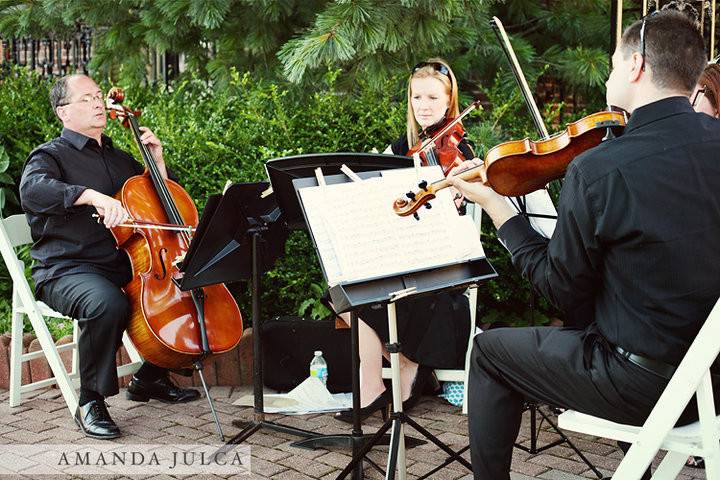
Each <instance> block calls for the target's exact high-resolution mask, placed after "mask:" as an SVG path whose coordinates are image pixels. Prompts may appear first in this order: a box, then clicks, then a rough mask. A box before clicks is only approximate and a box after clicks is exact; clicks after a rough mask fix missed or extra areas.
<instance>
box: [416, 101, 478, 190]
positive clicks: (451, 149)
mask: <svg viewBox="0 0 720 480" xmlns="http://www.w3.org/2000/svg"><path fill="white" fill-rule="evenodd" d="M479 105H480V102H479V101H474V102H473V103H471V104H470V105H469V106H468V107H467V108H466V109H465V110H463V111H462V112H461V113H460V115H458V116H457V117H455V118H450V119H448V120H446V121H445V123H444V125H443V126H442V127H441V128H440V129H439V130H438V131H437V132H436V133H435V135H433V136H432V137H427V136H425V138H423V137H421V138H420V141H419V142H418V143H417V144H415V145H413V147H412V148H411V149H410V150H408V152H407V156H409V157H411V156H414V155H418V156H419V157H420V159H421V164H422V165H440V167H441V168H442V171H443V175H445V176H447V175H448V174H449V173H450V170H452V169H453V168H455V167H456V166H458V165H460V164H461V163H462V162H463V161H464V160H469V159H467V158H465V156H464V155H463V154H462V152H461V151H460V149H459V148H458V145H459V144H460V142H461V141H462V139H463V138H464V137H465V129H464V128H463V125H462V123H461V120H462V119H463V118H464V117H465V116H467V115H468V114H469V113H470V112H472V111H473V110H474V109H476V108H477V107H478V106H479Z"/></svg>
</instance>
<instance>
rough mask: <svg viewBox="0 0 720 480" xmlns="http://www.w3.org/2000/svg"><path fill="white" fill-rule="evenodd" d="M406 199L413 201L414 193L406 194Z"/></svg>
mask: <svg viewBox="0 0 720 480" xmlns="http://www.w3.org/2000/svg"><path fill="white" fill-rule="evenodd" d="M405 196H406V197H408V198H409V199H410V200H413V201H414V200H415V193H414V192H408V193H406V194H405Z"/></svg>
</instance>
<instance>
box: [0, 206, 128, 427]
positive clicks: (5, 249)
mask: <svg viewBox="0 0 720 480" xmlns="http://www.w3.org/2000/svg"><path fill="white" fill-rule="evenodd" d="M29 243H32V237H31V236H30V226H29V225H28V223H27V220H26V218H25V215H13V216H11V217H8V218H4V219H2V220H1V221H0V252H2V257H3V260H4V261H5V265H6V266H7V269H8V271H9V272H10V277H11V278H12V281H13V299H12V333H11V341H10V406H11V407H16V406H19V405H20V403H21V395H22V394H23V393H27V392H31V391H34V390H37V389H39V388H45V387H48V386H50V385H54V384H57V385H58V387H59V388H60V392H61V393H62V395H63V398H64V399H65V403H66V404H67V407H68V409H69V410H70V414H71V415H73V414H75V410H76V408H77V404H78V396H77V392H76V389H77V388H78V386H79V384H80V378H79V377H80V375H79V373H78V349H77V345H78V324H77V321H76V320H73V319H70V318H69V317H66V316H65V315H62V314H61V313H58V312H56V311H54V310H53V309H51V308H50V307H48V306H47V305H45V304H44V303H43V302H40V301H37V300H35V296H34V295H33V292H32V290H31V289H30V285H29V284H28V282H27V279H26V278H25V266H24V264H23V262H22V261H21V260H19V259H18V257H17V254H16V252H15V248H16V247H18V246H21V245H26V244H29ZM25 316H27V317H28V319H29V320H30V324H31V325H32V328H33V330H34V332H35V335H36V337H37V339H38V341H39V342H40V346H41V350H38V351H36V352H31V353H25V354H23V353H22V349H23V321H24V317H25ZM46 317H48V318H62V319H67V320H70V321H72V322H73V324H74V325H73V341H72V342H71V343H67V344H65V345H60V346H56V345H55V342H53V339H52V336H51V335H50V331H49V330H48V327H47V325H46V324H45V318H46ZM123 344H124V345H125V349H126V351H127V353H128V356H129V357H130V363H128V364H125V365H122V366H119V367H118V376H123V375H130V374H132V373H134V372H135V371H136V370H137V369H138V368H139V367H140V365H141V363H142V357H141V356H140V354H139V353H138V351H137V349H136V348H135V346H134V345H133V344H132V342H131V341H130V339H129V337H128V336H127V333H124V334H123ZM69 349H72V367H71V370H70V372H68V371H67V370H66V369H65V365H64V364H63V362H62V359H61V358H60V354H59V352H61V351H64V350H69ZM43 356H44V357H45V358H46V359H47V362H48V364H49V365H50V369H51V370H52V373H53V375H54V377H52V378H48V379H45V380H39V381H35V382H31V383H27V384H24V385H23V384H22V364H23V362H28V361H30V360H33V359H36V358H41V357H43Z"/></svg>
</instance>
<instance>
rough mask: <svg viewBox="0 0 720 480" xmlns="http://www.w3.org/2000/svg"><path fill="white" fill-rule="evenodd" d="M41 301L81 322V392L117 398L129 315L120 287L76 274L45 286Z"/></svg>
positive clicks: (79, 345) (83, 274)
mask: <svg viewBox="0 0 720 480" xmlns="http://www.w3.org/2000/svg"><path fill="white" fill-rule="evenodd" d="M38 297H39V298H40V299H41V300H42V301H43V302H45V303H46V304H48V305H49V306H50V307H52V308H54V309H55V310H57V311H58V312H60V313H62V314H64V315H67V316H69V317H72V318H75V319H77V320H78V325H79V327H80V336H79V338H78V354H79V360H80V362H79V363H80V364H79V369H80V386H81V388H84V389H88V390H92V391H95V392H98V393H99V394H101V395H103V396H104V397H109V396H112V395H116V394H117V393H118V391H119V387H118V376H117V367H116V364H115V358H116V357H115V355H116V353H117V350H118V348H120V345H121V344H122V336H123V332H124V331H125V328H126V327H127V324H128V320H129V314H130V305H129V304H128V300H127V298H126V297H125V294H124V293H123V291H122V290H121V289H120V287H118V286H117V285H115V284H114V283H113V282H111V281H110V280H108V279H107V278H105V277H104V276H102V275H100V274H96V273H77V274H72V275H65V276H63V277H61V278H58V279H55V280H51V281H49V282H47V283H45V284H43V285H42V288H40V290H39V291H38ZM145 363H146V364H147V363H148V362H145ZM154 368H159V367H154Z"/></svg>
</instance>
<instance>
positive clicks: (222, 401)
mask: <svg viewBox="0 0 720 480" xmlns="http://www.w3.org/2000/svg"><path fill="white" fill-rule="evenodd" d="M211 392H212V394H213V396H214V398H215V400H216V408H217V410H218V414H219V416H220V419H221V423H222V424H223V430H224V431H225V434H226V435H227V436H232V435H235V434H236V433H237V432H238V431H239V429H238V428H237V427H235V426H233V425H232V423H231V422H232V420H234V419H241V420H249V419H251V418H252V409H251V408H246V407H236V406H234V405H232V402H233V401H235V400H236V399H237V398H239V397H240V396H242V395H245V394H247V393H250V392H251V389H250V387H247V386H243V387H213V388H212V390H211ZM25 398H26V399H27V400H25V401H24V403H23V405H22V406H20V407H17V408H10V406H9V402H8V394H7V392H6V391H2V390H0V444H42V443H56V444H92V443H98V442H99V443H102V444H107V442H104V441H101V440H92V439H88V438H86V437H84V436H83V435H82V434H81V433H80V431H79V430H78V428H77V427H76V426H75V424H74V423H73V421H72V418H71V417H70V414H69V412H68V410H67V408H66V407H65V403H64V402H63V400H62V398H61V397H60V394H59V391H58V390H57V389H47V390H45V391H41V392H40V393H38V394H36V395H29V396H25ZM107 403H108V405H109V406H110V413H111V415H112V416H113V418H114V419H115V421H116V422H117V424H118V426H119V427H120V429H121V430H122V432H123V436H122V437H121V438H119V439H117V440H114V441H113V442H115V443H117V444H118V445H119V446H120V445H122V444H163V445H166V444H190V443H195V444H197V443H200V444H216V443H218V442H219V440H218V437H217V435H216V433H215V426H214V423H213V422H212V417H211V415H210V411H209V409H208V407H207V403H206V402H205V401H204V399H203V400H200V401H197V402H194V403H191V404H183V405H165V404H162V403H158V402H156V401H151V402H149V403H136V402H130V401H128V400H126V399H125V392H124V391H121V392H120V394H119V395H117V396H115V397H113V398H110V399H108V402H107ZM410 414H411V416H412V417H413V418H414V419H415V420H416V421H418V423H419V424H421V425H422V426H423V427H425V428H427V429H428V430H429V431H430V432H432V433H433V434H435V435H437V436H438V437H439V438H440V439H441V440H443V441H444V442H445V443H447V444H448V445H450V446H451V447H452V448H454V449H456V450H459V449H460V448H462V447H463V446H465V445H467V443H468V437H467V418H466V417H465V416H464V415H462V414H461V413H460V409H458V408H455V407H452V406H451V405H449V404H447V403H446V402H445V401H443V400H441V399H439V398H431V397H428V398H426V399H425V400H424V401H423V402H421V403H420V404H419V405H418V406H417V407H416V408H415V409H413V411H412V412H410ZM267 418H268V419H270V420H275V421H278V422H279V423H284V424H288V425H292V426H297V427H301V428H304V429H307V430H312V431H316V432H322V433H349V428H348V425H346V424H344V423H341V422H338V421H337V420H335V419H333V418H332V416H331V415H329V414H327V415H307V416H302V417H288V416H280V415H268V416H267ZM379 425H381V419H380V416H379V415H376V416H375V417H373V418H371V419H369V420H368V422H367V424H366V425H365V426H364V431H365V433H371V432H373V431H375V430H376V429H377V427H378V426H379ZM529 433H530V432H529V418H528V415H526V418H524V421H523V425H522V429H521V432H520V438H519V440H520V441H521V442H522V443H523V444H525V445H528V444H529ZM412 434H414V432H411V435H412ZM569 436H570V437H571V439H572V440H573V442H575V444H576V445H577V446H578V448H580V450H581V451H582V452H583V453H584V454H585V455H586V456H587V457H588V458H589V459H590V460H591V461H592V462H593V463H594V464H595V465H596V466H597V467H598V468H599V469H600V470H601V471H602V472H603V473H604V474H607V475H610V474H611V473H612V471H613V470H614V468H615V467H616V466H617V465H618V463H619V462H620V459H621V455H620V452H619V450H618V449H617V448H616V447H615V445H614V443H613V442H611V441H608V440H605V439H598V438H594V437H588V436H586V435H579V434H574V433H569ZM556 438H557V435H556V434H555V433H553V432H550V431H549V430H548V426H547V425H543V426H542V433H541V436H540V440H539V441H540V445H543V444H547V443H549V442H551V441H553V440H555V439H556ZM295 440H298V438H297V437H293V436H291V435H286V434H282V433H277V432H273V431H268V430H263V431H261V432H258V433H256V434H255V435H253V436H252V437H251V438H250V439H249V441H248V442H247V444H248V445H249V446H250V449H251V455H252V463H251V468H252V475H251V476H250V477H248V476H247V475H245V476H236V477H227V476H225V477H219V476H212V475H202V476H198V475H193V476H192V478H239V479H240V478H242V479H246V478H257V479H263V478H272V479H289V480H295V479H297V480H302V479H322V480H326V479H328V480H329V479H334V478H335V477H336V476H337V475H338V473H339V472H340V471H341V469H342V468H343V467H344V466H345V465H346V464H347V463H348V462H349V461H350V454H349V452H348V451H347V450H342V449H333V450H305V449H301V448H297V447H294V446H292V443H293V442H294V441H295ZM465 457H466V458H468V455H467V454H465ZM370 458H371V459H372V460H373V461H375V462H376V463H378V464H379V465H381V466H382V465H384V463H385V461H386V459H387V447H377V448H375V449H373V451H372V452H371V454H370ZM445 458H446V455H445V454H444V453H442V452H441V451H439V450H438V449H437V448H436V447H435V446H434V445H432V444H425V445H421V446H419V447H416V448H412V449H409V450H408V451H407V471H408V478H410V479H414V478H417V477H419V476H421V475H423V474H425V473H427V472H428V471H430V470H432V469H433V468H434V467H435V466H436V465H438V464H440V463H442V461H443V460H444V459H445ZM656 461H657V459H656ZM2 470H3V469H2V464H1V462H0V474H1V473H2ZM512 470H513V474H512V478H513V480H530V479H544V480H579V479H586V478H596V477H595V476H594V475H593V473H592V471H591V470H590V469H589V468H588V466H587V465H585V464H584V463H583V462H582V461H581V460H580V459H579V458H578V457H577V456H576V455H575V454H574V452H573V451H572V450H571V449H570V448H568V447H567V446H566V445H560V446H556V447H553V448H552V449H549V450H546V451H545V452H542V453H540V454H537V455H530V454H528V453H526V452H524V451H522V450H519V449H516V450H515V453H514V456H513V464H512ZM6 478H7V479H10V478H62V479H65V478H69V476H57V477H52V476H38V475H25V476H18V475H14V476H13V475H0V480H2V479H6ZM76 478H81V477H76ZM93 478H101V479H111V478H127V477H120V476H115V477H113V476H103V477H97V476H95V477H93ZM132 478H153V479H159V478H174V477H169V476H148V475H146V476H143V477H132ZM183 478H190V477H187V476H185V477H183ZM365 478H369V479H376V478H383V476H382V475H381V474H380V473H378V472H377V471H376V470H374V469H373V468H372V467H370V466H367V465H366V470H365ZM431 478H437V479H449V480H455V479H470V478H472V475H471V474H470V472H469V471H468V470H466V469H465V468H464V467H462V466H461V465H460V464H458V463H454V464H451V465H449V466H448V467H446V468H444V469H443V470H442V471H440V472H438V473H436V474H434V475H433V476H432V477H431ZM704 478H705V475H704V472H703V471H702V470H695V469H690V468H685V469H683V471H682V474H681V475H680V476H679V477H678V479H679V480H694V479H704Z"/></svg>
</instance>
